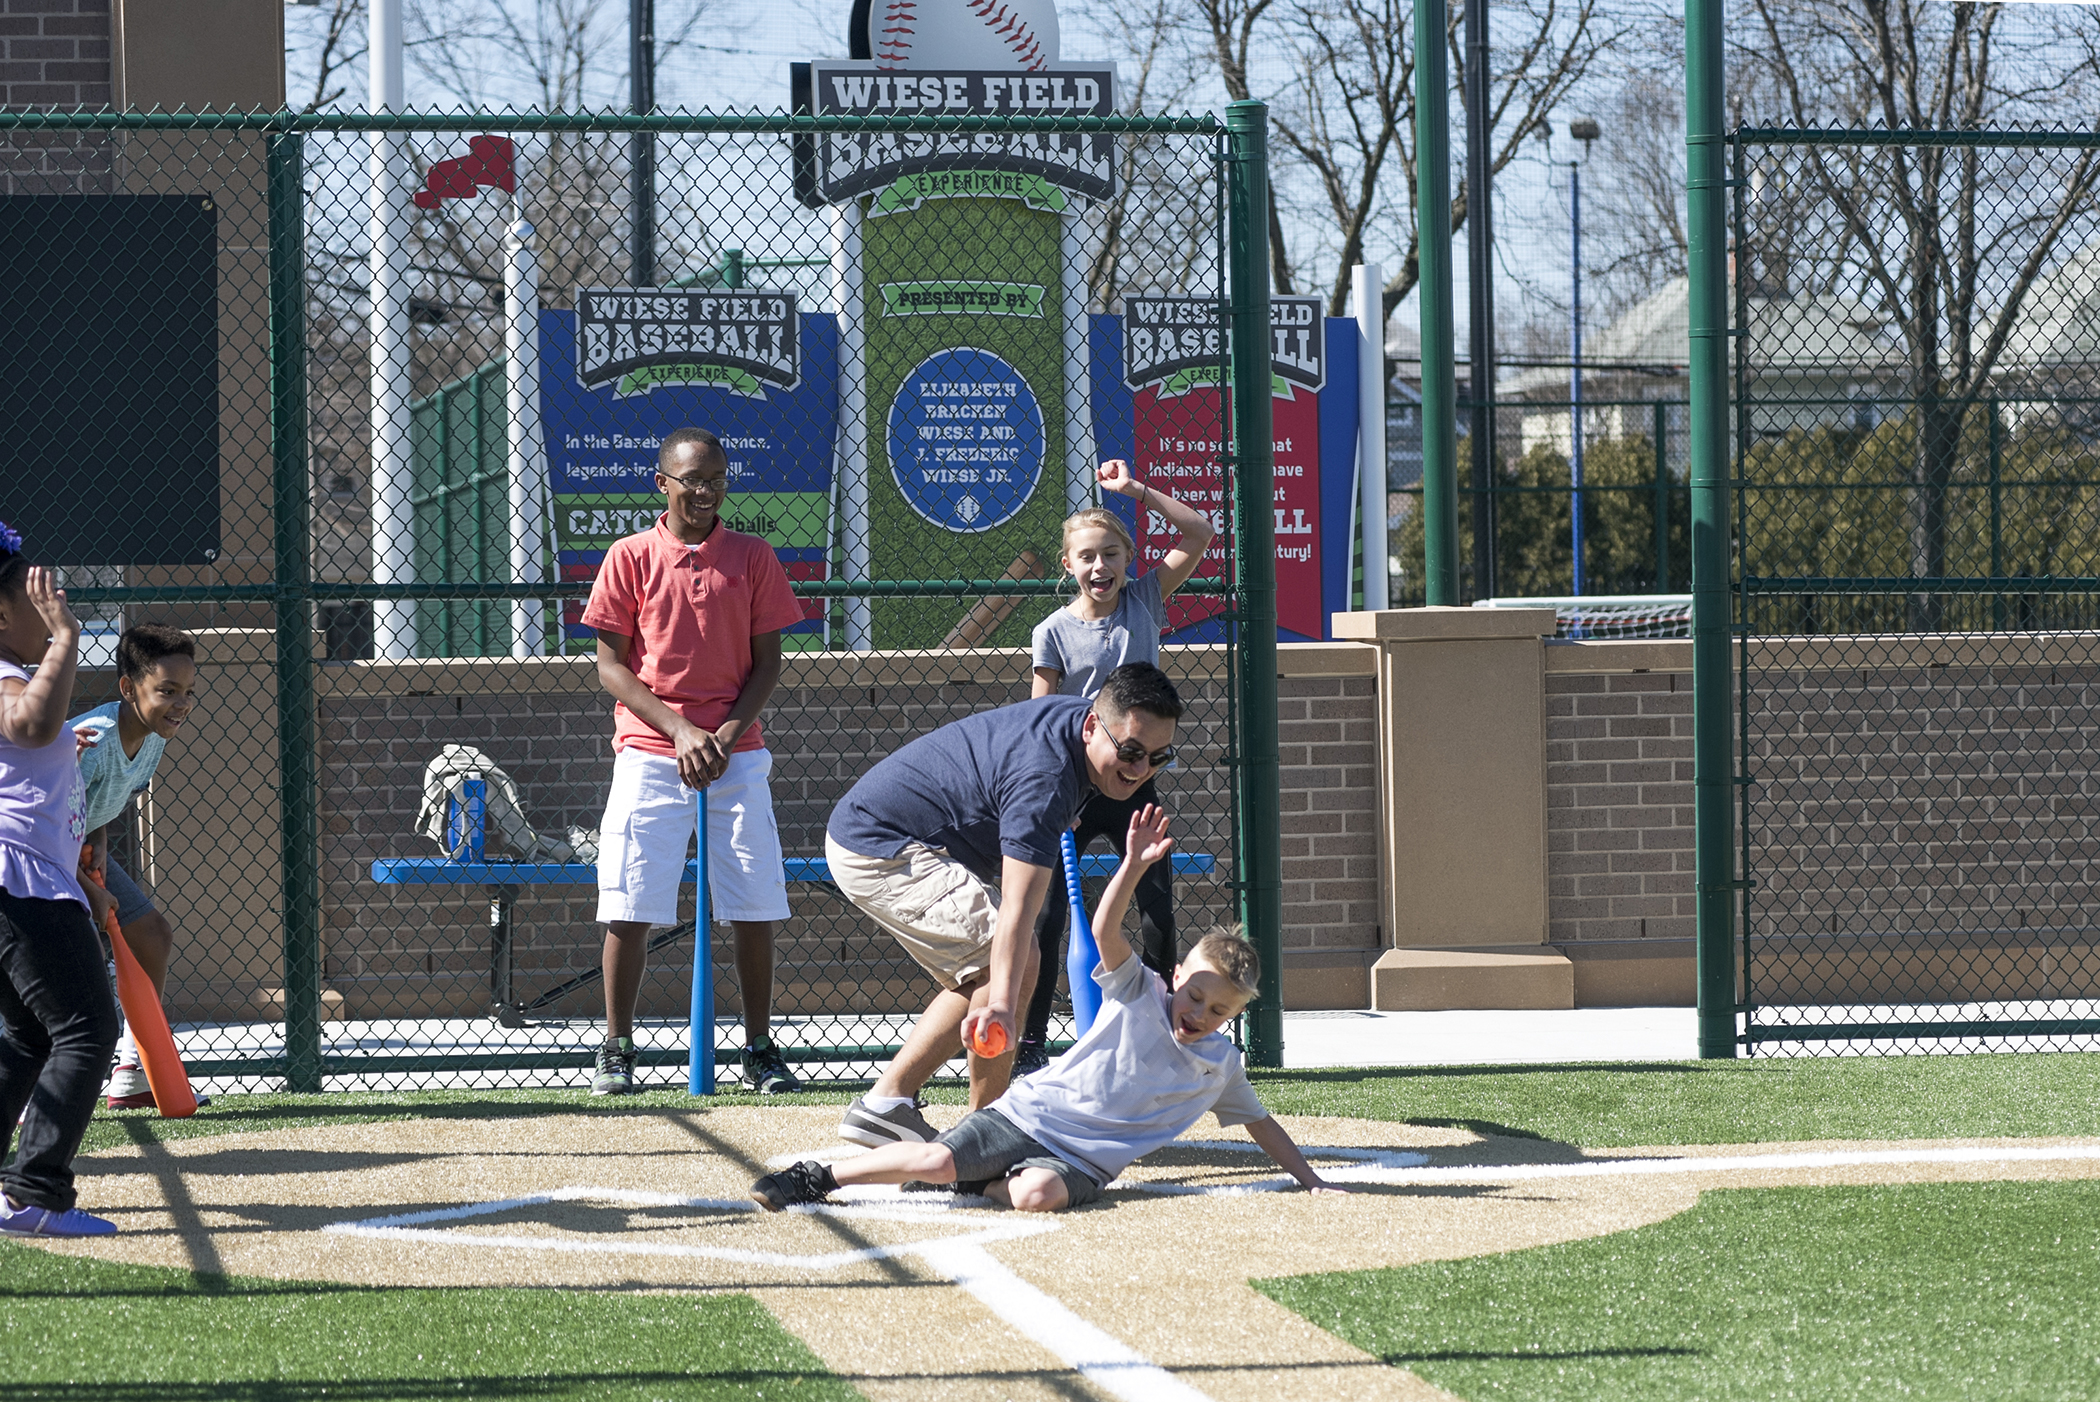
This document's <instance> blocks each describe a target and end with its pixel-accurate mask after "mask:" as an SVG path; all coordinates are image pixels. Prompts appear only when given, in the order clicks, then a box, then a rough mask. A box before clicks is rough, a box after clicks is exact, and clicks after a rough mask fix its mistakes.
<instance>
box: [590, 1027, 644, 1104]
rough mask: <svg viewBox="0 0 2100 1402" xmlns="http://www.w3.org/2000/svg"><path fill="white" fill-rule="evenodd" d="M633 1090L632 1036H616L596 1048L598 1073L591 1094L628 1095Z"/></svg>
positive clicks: (594, 1077)
mask: <svg viewBox="0 0 2100 1402" xmlns="http://www.w3.org/2000/svg"><path fill="white" fill-rule="evenodd" d="M633 1090H634V1038H632V1037H617V1038H611V1039H609V1040H607V1041H606V1043H605V1045H603V1046H601V1047H599V1048H598V1074H597V1075H595V1076H593V1077H591V1094H592V1095H628V1094H631V1093H632V1092H633Z"/></svg>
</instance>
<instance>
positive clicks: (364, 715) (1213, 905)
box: [319, 654, 1373, 1016]
mask: <svg viewBox="0 0 2100 1402" xmlns="http://www.w3.org/2000/svg"><path fill="white" fill-rule="evenodd" d="M831 656H832V658H833V659H837V660H836V661H831V660H828V659H822V658H804V659H791V660H790V680H789V682H788V683H784V684H783V686H782V687H781V689H780V691H779V692H777V693H776V694H775V698H774V702H773V704H772V705H771V706H770V707H769V708H768V710H767V712H766V716H765V729H766V735H767V744H768V748H769V749H770V750H771V751H772V753H773V755H774V772H773V776H772V790H773V801H774V808H775V813H776V816H777V818H778V821H779V825H780V831H781V839H782V843H783V846H784V849H785V851H786V852H787V854H788V855H790V856H819V855H821V854H822V853H823V833H824V825H825V823H826V821H827V819H828V818H829V816H830V812H831V807H832V805H833V804H834V803H835V802H836V801H837V800H838V798H839V797H840V796H841V795H842V794H843V793H844V792H845V791H846V789H847V788H849V787H851V785H852V783H853V782H854V780H856V779H857V778H858V777H859V776H860V775H861V774H862V773H864V772H865V771H866V770H867V769H868V767H869V766H871V765H872V764H873V763H874V762H875V761H876V760H878V759H880V758H882V757H883V756H884V755H887V754H889V753H890V752H891V751H893V750H895V749H896V748H898V747H899V746H901V745H902V744H904V743H905V742H906V741H908V740H910V739H912V738H914V737H916V736H918V735H920V734H923V733H925V732H926V731H928V730H931V729H933V728H935V727H936V726H939V725H942V724H945V723H947V722H948V721H950V720H953V719H957V718H959V717H961V716H963V715H967V714H971V713H973V712H976V711H979V710H983V709H986V708H988V707H991V706H997V705H1003V704H1005V703H1007V702H1009V701H1014V700H1020V699H1023V698H1025V697H1026V695H1027V685H1026V683H1025V682H1024V681H1022V680H1021V679H1020V675H1019V674H1020V673H1021V672H1022V671H1024V670H1025V662H1022V661H1021V660H1020V659H1019V658H1018V657H1017V658H1016V662H1017V663H1018V664H1019V665H1016V666H1013V667H1007V668H1003V669H1002V671H1003V675H1000V676H994V677H988V678H971V677H953V676H950V677H934V678H929V679H927V680H924V681H911V680H908V679H906V678H902V677H898V676H894V675H893V676H888V677H878V678H875V679H873V680H872V682H860V681H859V680H858V679H857V678H856V677H855V676H854V675H853V674H855V673H856V672H858V671H860V670H863V664H860V663H856V662H855V661H853V660H852V659H851V658H850V657H847V658H841V657H839V655H835V654H834V655H831ZM360 669H363V671H365V672H367V673H373V672H375V671H376V669H374V668H373V667H372V666H371V664H350V665H349V666H347V667H332V668H330V669H328V670H329V672H330V673H332V674H333V675H334V677H335V678H338V679H339V680H337V681H335V682H334V683H333V684H332V685H331V686H329V687H324V695H323V698H322V701H321V707H320V730H321V736H322V741H321V747H320V755H319V758H320V765H321V782H322V852H321V858H322V863H321V865H322V881H323V888H322V891H323V894H322V899H323V922H324V925H323V929H324V958H325V961H326V962H325V969H326V973H325V981H326V983H327V985H328V986H329V987H330V988H333V989H336V990H338V991H340V992H342V993H344V995H345V996H346V998H347V999H348V1009H349V1011H350V1014H351V1015H352V1016H357V1015H360V1014H364V1015H387V1016H407V1015H423V1016H456V1015H460V1014H464V1013H475V1012H480V1011H482V1010H483V1009H485V1007H486V1006H487V1003H488V999H489V983H488V979H489V956H488V910H487V905H486V903H485V900H484V898H483V894H482V892H481V891H480V890H479V889H478V888H465V887H414V886H378V885H375V884H374V883H373V882H372V881H371V879H370V868H371V863H372V862H373V860H375V859H377V858H381V857H423V856H431V855H434V854H435V849H434V848H433V847H432V845H431V844H430V843H429V842H428V841H427V840H426V839H424V838H421V837H419V836H416V835H415V833H414V831H413V828H414V819H415V812H416V807H417V804H418V802H419V800H420V796H421V775H422V768H423V765H424V764H425V763H426V762H427V761H428V760H429V759H430V758H432V757H433V756H435V755H436V754H437V752H438V751H439V749H440V748H441V747H442V746H443V745H445V744H446V743H448V742H449V743H468V744H473V745H477V746H479V747H480V748H482V749H484V750H486V751H487V752H488V753H489V754H490V755H491V757H492V758H494V759H495V760H496V762H497V763H499V764H501V765H502V766H503V767H504V768H505V769H506V770H507V771H508V772H509V773H510V774H511V776H512V777H513V778H515V779H516V780H517V781H518V784H519V786H520V788H521V789H522V790H523V792H524V794H525V797H526V803H527V808H528V812H529V815H530V816H531V818H532V820H533V822H534V823H535V825H536V826H538V827H540V828H542V830H556V831H558V830H560V829H561V828H564V827H567V826H570V825H575V826H579V827H585V828H592V829H595V828H596V827H597V826H598V823H599V819H600V816H601V814H602V811H603V808H604V803H605V794H606V790H607V787H608V785H609V783H610V778H611V766H612V756H611V750H610V746H609V743H608V741H609V736H610V732H611V716H610V707H609V703H608V702H607V700H606V698H605V696H604V695H603V693H602V692H599V691H598V690H596V689H595V684H594V683H591V682H590V681H589V680H588V678H589V674H588V672H587V671H586V670H583V669H581V668H579V669H575V670H574V671H573V673H572V675H571V677H570V679H569V680H568V681H567V682H565V683H563V684H562V686H561V687H560V688H555V687H550V686H548V685H545V684H542V685H535V686H534V687H532V688H531V689H529V690H526V689H520V687H519V684H518V681H517V679H516V677H515V674H509V675H506V672H505V671H504V670H503V669H501V668H496V667H487V666H482V667H477V668H473V669H468V670H467V671H465V672H464V673H461V672H460V671H459V669H453V672H452V675H454V676H455V677H460V676H463V677H464V680H443V679H434V680H432V681H431V683H430V687H431V689H430V691H429V693H428V694H421V695H417V694H386V695H369V694H367V695H359V694H354V692H355V690H356V687H355V684H354V683H353V682H349V681H348V679H350V678H354V677H355V676H357V675H358V674H359V670H360ZM436 670H442V669H436ZM827 683H828V684H827ZM1181 684H1182V694H1183V698H1184V701H1185V702H1186V703H1187V704H1188V707H1189V714H1188V715H1187V716H1185V717H1184V719H1183V722H1182V725H1181V727H1180V733H1179V735H1178V737H1177V745H1178V747H1179V748H1180V750H1181V753H1182V756H1183V759H1182V762H1181V763H1180V764H1179V765H1178V766H1177V767H1176V768H1174V769H1173V770H1171V771H1169V773H1168V774H1167V775H1165V776H1163V778H1162V779H1161V781H1160V788H1161V790H1162V793H1163V795H1165V796H1166V797H1168V798H1169V800H1170V803H1171V805H1172V807H1173V809H1174V812H1175V817H1176V832H1177V836H1178V839H1179V841H1180V842H1181V845H1182V847H1183V849H1184V850H1188V851H1200V852H1208V853H1210V854H1212V855H1213V856H1215V857H1217V858H1219V869H1218V871H1217V872H1216V873H1214V874H1212V875H1209V876H1194V875H1184V876H1183V877H1181V878H1180V879H1179V880H1178V881H1177V889H1176V910H1177V914H1178V916H1179V922H1180V928H1181V932H1182V935H1183V938H1184V941H1185V942H1186V941H1187V940H1190V939H1193V938H1194V937H1195V936H1197V935H1200V934H1201V933H1203V931H1205V930H1206V929H1208V928H1210V927H1211V926H1212V925H1214V924H1218V923H1223V922H1226V921H1229V920H1230V919H1231V918H1232V911H1233V908H1234V897H1233V893H1232V889H1231V886H1230V884H1229V877H1230V855H1231V850H1232V848H1231V809H1230V789H1229V785H1228V782H1227V771H1225V770H1224V769H1223V768H1222V767H1221V762H1222V760H1223V759H1224V755H1225V747H1224V740H1225V730H1224V725H1225V718H1226V714H1227V712H1226V704H1225V694H1224V689H1223V684H1222V678H1211V677H1206V676H1200V675H1197V676H1191V675H1187V674H1184V676H1183V677H1182V678H1181ZM586 686H587V687H589V688H590V689H587V690H584V689H577V688H579V687H586ZM346 691H347V692H351V693H353V694H344V693H345V692H346ZM330 692H333V693H334V694H328V693H330ZM1354 704H1355V705H1356V706H1357V707H1358V708H1359V709H1360V710H1361V711H1362V712H1363V713H1364V714H1365V715H1366V716H1368V714H1369V700H1368V695H1367V694H1366V695H1364V696H1361V697H1359V698H1356V700H1355V702H1354ZM1301 743H1302V742H1301ZM1364 763H1365V764H1366V765H1368V751H1367V754H1366V758H1365V760H1364ZM1326 769H1327V771H1328V772H1327V773H1325V775H1324V777H1323V785H1324V786H1325V787H1338V786H1339V785H1341V784H1342V783H1343V782H1345V775H1344V773H1343V772H1342V771H1341V769H1340V768H1339V766H1337V765H1334V764H1329V765H1327V766H1326ZM1290 772H1291V771H1289V770H1286V782H1287V783H1288V782H1289V775H1290ZM1368 778H1369V771H1368V768H1367V767H1366V768H1365V769H1363V770H1362V771H1361V775H1360V776H1352V777H1350V778H1349V779H1348V781H1349V782H1365V783H1367V782H1368ZM1286 802H1287V804H1288V803H1289V799H1287V800H1286ZM1302 806H1305V805H1301V807H1302ZM1319 806H1320V808H1321V810H1322V811H1323V812H1328V813H1336V814H1337V816H1339V814H1338V810H1339V809H1340V808H1342V807H1344V806H1345V805H1343V804H1341V803H1340V801H1339V800H1338V799H1337V798H1335V797H1333V796H1327V797H1323V798H1321V799H1320V800H1319ZM1364 806H1365V808H1366V809H1368V807H1369V802H1368V799H1367V800H1366V801H1365V804H1364ZM1321 821H1327V820H1326V819H1322V820H1321ZM1331 841H1332V842H1334V843H1342V844H1346V843H1349V842H1354V843H1356V844H1358V845H1360V846H1361V847H1363V848H1364V849H1365V851H1366V852H1368V850H1369V848H1370V846H1371V840H1370V839H1369V838H1368V837H1365V836H1364V835H1362V834H1361V833H1359V832H1353V831H1352V832H1349V833H1341V832H1337V834H1336V835H1335V837H1334V838H1333V839H1331ZM1329 842H1330V839H1326V838H1323V839H1321V843H1322V851H1321V852H1320V853H1318V854H1316V855H1315V856H1314V857H1313V858H1312V859H1313V860H1336V859H1338V857H1337V855H1336V854H1334V853H1331V852H1329V851H1327V850H1326V848H1327V846H1328V844H1329ZM1096 850H1097V851H1103V850H1106V849H1105V848H1102V847H1097V848H1096ZM1354 860H1358V861H1369V860H1373V859H1372V858H1369V857H1363V858H1360V859H1354ZM1301 879H1302V878H1301ZM790 898H791V903H792V904H793V905H794V907H795V912H796V913H795V917H794V919H793V920H792V921H791V922H790V923H789V925H788V926H787V928H786V929H785V930H784V931H783V939H782V942H781V944H780V946H779V949H778V952H777V960H776V962H777V965H778V967H779V970H780V985H779V988H778V989H777V991H776V996H775V998H774V1007H775V1009H776V1010H777V1011H780V1012H783V1013H798V1012H799V1013H811V1014H815V1013H823V1012H827V1011H835V1010H840V1009H841V1008H842V1006H843V1005H844V1003H845V1002H846V1001H848V1000H850V1002H851V1004H852V1006H853V1008H854V1009H855V1010H857V1011H864V1012H897V1013H901V1012H907V1011H909V1012H915V1011H917V1009H918V1008H919V1007H921V1006H923V1004H924V1001H925V998H926V997H927V996H929V995H930V993H931V991H932V988H931V985H930V984H929V983H928V982H927V981H926V980H925V979H924V976H923V975H921V974H920V973H919V972H918V971H917V969H916V968H915V967H914V966H912V965H910V964H909V963H908V962H907V961H905V960H903V959H902V958H900V957H899V953H898V950H897V948H896V945H895V943H894V942H893V941H892V940H890V939H889V938H888V937H886V936H882V935H880V934H879V933H877V932H875V931H874V930H873V928H872V926H870V925H869V923H868V922H867V921H866V920H865V919H864V918H862V917H861V916H859V915H858V913H857V912H854V911H852V910H851V909H850V908H848V907H846V906H845V905H844V904H843V902H841V901H840V899H839V898H838V897H837V896H835V895H833V894H831V893H830V892H828V891H826V890H824V889H822V888H807V887H805V888H797V889H794V890H791V892H790ZM1362 899H1364V900H1365V901H1368V900H1369V899H1370V897H1369V896H1368V895H1365V896H1364V897H1363V898H1362ZM595 904H596V891H595V888H592V887H587V886H578V887H540V888H531V889H528V890H527V891H525V892H523V893H521V897H520V899H519V901H518V905H517V908H516V911H515V913H514V917H513V919H514V930H515V935H514V942H515V947H516V951H517V952H516V956H515V968H516V978H517V984H516V987H517V993H518V995H519V996H520V997H523V998H527V999H529V998H531V997H532V996H535V995H536V993H537V992H539V991H540V990H542V989H545V988H547V987H549V986H551V985H552V984H553V983H555V982H557V981H558V980H559V978H560V977H562V976H563V975H564V974H566V973H568V972H572V971H575V970H578V969H583V968H588V967H592V966H595V964H596V962H597V959H598V952H599V943H600V939H601V932H600V928H599V927H598V926H597V925H596V924H595V922H594V920H593V913H594V909H595ZM685 913H687V914H690V905H689V903H688V906H687V908H686V912H685ZM1133 927H1134V922H1133ZM1288 937H1289V938H1290V939H1291V940H1292V941H1293V942H1294V943H1302V944H1307V945H1310V944H1312V943H1314V942H1316V939H1315V936H1314V935H1312V934H1301V933H1299V932H1296V931H1293V932H1291V934H1290V935H1289V936H1288ZM1320 938H1321V939H1322V940H1323V941H1324V940H1326V939H1332V938H1333V935H1332V932H1331V931H1330V932H1328V933H1327V934H1326V935H1325V936H1322V937H1320ZM718 945H719V948H718V951H717V953H718V955H719V959H718V963H720V964H721V968H720V975H721V986H722V987H723V988H724V989H725V991H726V994H727V996H726V998H725V1001H726V1003H727V1004H728V1005H729V1006H731V1007H734V1006H735V1005H736V1004H735V994H734V975H733V971H732V970H731V969H730V967H729V965H728V963H727V960H728V957H729V953H730V950H729V942H728V940H727V939H726V938H724V939H722V940H720V941H718ZM690 958H691V953H690V946H685V945H681V946H679V948H678V949H677V950H676V951H667V952H666V953H665V954H663V955H661V956H659V957H658V958H656V959H654V960H652V970H653V971H654V974H653V976H652V978H651V979H650V980H649V982H648V983H647V984H646V985H645V988H644V1011H645V1012H646V1013H648V1014H650V1015H656V1016H670V1015H675V1014H677V1013H679V1012H681V1011H682V1010H683V1008H684V1000H685V998H686V988H687V981H686V974H685V970H686V969H687V968H688V967H689V961H690ZM841 989H846V990H849V992H848V993H846V994H842V993H841V992H840V990H841ZM601 996H602V995H600V994H599V993H598V992H597V991H596V990H595V989H593V990H588V991H586V992H584V993H582V994H579V995H577V996H576V997H574V998H572V999H570V1000H568V1001H567V1002H566V1003H564V1004H563V1005H561V1008H560V1010H562V1011H572V1012H583V1013H588V1012H589V1010H590V1009H591V1008H592V1007H594V1006H598V1005H599V1001H598V1000H599V999H600V998H601Z"/></svg>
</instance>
